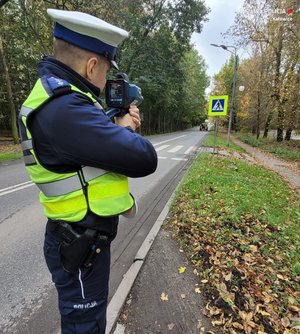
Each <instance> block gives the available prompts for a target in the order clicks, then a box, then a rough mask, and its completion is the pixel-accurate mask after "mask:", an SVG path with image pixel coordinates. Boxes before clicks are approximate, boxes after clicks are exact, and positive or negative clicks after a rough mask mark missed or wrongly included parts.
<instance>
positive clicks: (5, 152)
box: [0, 142, 22, 161]
mask: <svg viewBox="0 0 300 334" xmlns="http://www.w3.org/2000/svg"><path fill="white" fill-rule="evenodd" d="M21 157H22V150H21V145H14V144H12V143H10V142H9V143H8V142H6V143H4V142H0V161H6V160H15V159H20V158H21Z"/></svg>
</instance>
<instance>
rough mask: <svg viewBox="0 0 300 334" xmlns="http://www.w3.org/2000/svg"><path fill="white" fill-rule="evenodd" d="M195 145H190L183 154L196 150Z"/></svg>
mask: <svg viewBox="0 0 300 334" xmlns="http://www.w3.org/2000/svg"><path fill="white" fill-rule="evenodd" d="M194 149H195V146H191V147H189V148H188V149H187V150H186V151H185V152H184V153H183V154H189V153H190V152H192V151H194Z"/></svg>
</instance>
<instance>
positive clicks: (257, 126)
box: [256, 92, 261, 139]
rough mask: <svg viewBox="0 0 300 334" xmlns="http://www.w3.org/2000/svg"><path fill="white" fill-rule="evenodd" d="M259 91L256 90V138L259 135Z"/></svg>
mask: <svg viewBox="0 0 300 334" xmlns="http://www.w3.org/2000/svg"><path fill="white" fill-rule="evenodd" d="M260 109H261V106H260V92H257V115H256V139H258V138H259V135H260Z"/></svg>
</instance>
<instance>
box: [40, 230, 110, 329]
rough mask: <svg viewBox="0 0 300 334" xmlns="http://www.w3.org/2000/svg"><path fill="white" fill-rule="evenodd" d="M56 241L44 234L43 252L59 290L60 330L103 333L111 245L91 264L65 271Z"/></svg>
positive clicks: (48, 234) (49, 235)
mask: <svg viewBox="0 0 300 334" xmlns="http://www.w3.org/2000/svg"><path fill="white" fill-rule="evenodd" d="M59 243H60V242H59V241H58V240H57V239H56V238H55V237H54V236H53V235H51V234H50V233H48V232H46V234H45V243H44V255H45V259H46V263H47V266H48V268H49V270H50V272H51V274H52V280H53V282H54V284H55V286H56V289H57V292H58V306H59V311H60V314H61V334H104V333H105V327H106V308H107V298H108V282H109V271H110V246H107V247H106V248H105V249H103V250H102V251H101V252H100V254H99V255H97V257H96V261H95V263H94V265H93V266H92V267H90V268H85V267H82V268H80V269H79V271H78V273H76V274H70V273H68V272H66V271H65V270H64V269H63V267H62V265H61V263H60V258H59V253H58V247H59Z"/></svg>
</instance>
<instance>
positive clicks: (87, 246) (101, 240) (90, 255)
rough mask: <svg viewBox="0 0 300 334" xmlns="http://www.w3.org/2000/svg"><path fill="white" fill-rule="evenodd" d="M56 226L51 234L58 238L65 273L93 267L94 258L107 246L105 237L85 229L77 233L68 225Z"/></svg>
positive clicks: (58, 224) (58, 223)
mask: <svg viewBox="0 0 300 334" xmlns="http://www.w3.org/2000/svg"><path fill="white" fill-rule="evenodd" d="M53 224H57V225H56V226H55V228H54V229H53V231H52V233H53V234H54V235H56V236H57V237H59V238H60V240H61V243H60V245H59V255H60V260H61V264H62V266H63V268H64V270H65V271H67V272H69V273H72V274H75V273H76V272H78V269H79V268H80V267H81V266H85V267H90V266H92V265H93V263H94V261H95V258H96V256H97V255H98V254H99V253H100V252H101V249H103V248H104V247H105V246H107V244H108V238H107V236H106V235H102V234H100V233H99V232H98V231H96V230H92V229H89V228H87V229H86V230H85V231H84V232H83V233H81V234H79V233H77V232H76V231H75V230H74V229H73V228H72V226H71V225H70V224H68V223H64V222H57V223H53Z"/></svg>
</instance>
